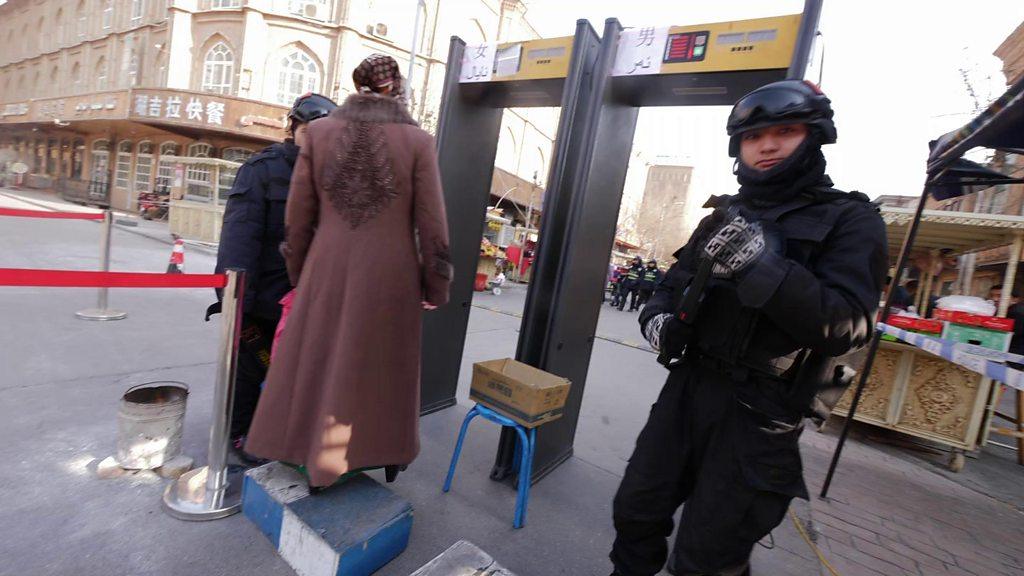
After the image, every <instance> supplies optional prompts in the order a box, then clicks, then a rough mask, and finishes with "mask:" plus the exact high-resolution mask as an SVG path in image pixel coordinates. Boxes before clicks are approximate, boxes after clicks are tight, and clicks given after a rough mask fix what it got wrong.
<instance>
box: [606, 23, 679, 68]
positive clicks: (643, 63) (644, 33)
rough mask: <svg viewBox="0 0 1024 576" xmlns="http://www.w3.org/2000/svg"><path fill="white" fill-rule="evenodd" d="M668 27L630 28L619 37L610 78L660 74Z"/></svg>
mask: <svg viewBox="0 0 1024 576" xmlns="http://www.w3.org/2000/svg"><path fill="white" fill-rule="evenodd" d="M667 41H668V27H667V26H665V27H659V28H655V27H653V26H650V27H646V28H630V29H629V30H624V31H623V32H622V36H620V37H619V50H618V52H616V54H615V65H614V66H612V76H640V75H644V74H657V73H659V72H661V61H662V58H663V56H664V52H665V43H666V42H667Z"/></svg>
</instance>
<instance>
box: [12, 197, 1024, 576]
mask: <svg viewBox="0 0 1024 576" xmlns="http://www.w3.org/2000/svg"><path fill="white" fill-rule="evenodd" d="M12 194H15V195H16V196H11V195H12ZM19 198H21V199H19ZM39 200H40V198H39V197H38V196H32V195H29V194H23V193H21V192H14V191H10V190H6V191H4V190H0V207H14V208H29V209H36V208H39V206H38V202H39ZM44 200H45V199H44ZM48 201H49V202H51V203H52V205H53V206H60V208H61V209H71V208H69V207H67V206H65V205H62V204H61V203H59V202H56V201H54V200H53V199H52V198H50V199H49V200H48ZM162 226H164V227H163V228H162ZM99 231H100V226H99V225H97V224H95V223H92V222H83V221H63V220H36V219H24V218H4V217H0V247H2V249H0V267H16V268H54V269H58V268H59V269H74V270H89V269H95V268H96V266H97V262H98V244H99V242H98V240H99ZM170 249H171V246H170V237H169V235H168V234H167V233H166V228H165V225H161V224H154V223H148V222H143V223H140V225H139V226H137V227H133V228H125V227H121V226H117V227H115V231H114V235H113V251H112V266H111V268H112V270H115V271H147V272H162V271H163V270H165V269H166V266H167V260H168V257H169V255H170ZM213 266H214V255H213V253H212V251H210V250H209V249H207V248H203V247H197V246H193V245H188V246H187V247H186V263H185V268H186V271H187V272H190V273H193V272H194V273H204V272H210V271H212V270H213ZM0 293H2V295H0V315H2V317H3V318H4V322H3V326H4V328H5V330H4V333H3V336H2V337H0V366H3V371H2V372H0V435H2V437H3V438H4V439H5V442H3V443H2V444H0V461H2V462H3V463H4V466H2V467H0V494H2V500H0V510H2V512H0V558H2V559H3V562H2V563H0V574H4V575H6V574H11V575H32V576H36V575H50V574H53V575H58V574H59V575H63V574H77V575H89V576H91V575H97V576H98V575H110V574H124V575H133V576H138V575H158V574H159V575H169V574H174V575H184V576H193V575H194V576H210V575H221V574H223V575H228V574H232V575H234V574H245V575H252V576H263V575H290V574H293V572H292V571H291V569H290V568H289V567H288V566H287V565H286V564H285V563H284V562H283V561H282V560H281V559H280V558H279V557H278V555H277V553H276V552H275V550H274V549H273V547H272V546H271V545H270V544H269V542H268V541H267V540H266V539H265V538H264V537H263V536H262V535H261V534H260V533H259V532H258V531H257V529H256V528H255V527H254V526H253V525H251V524H250V523H249V522H248V520H246V518H245V517H244V516H242V515H236V516H233V517H230V518H227V519H223V520H217V521H212V522H202V523H188V522H182V521H179V520H175V519H173V518H171V517H169V516H167V515H166V514H165V513H163V512H162V511H161V509H160V496H161V494H162V491H163V486H164V483H165V481H164V480H162V479H160V478H158V477H157V476H155V475H153V474H151V473H139V474H135V475H131V476H127V477H121V478H114V479H100V478H97V477H96V475H95V468H96V465H97V463H98V462H99V461H101V460H103V459H104V458H106V457H108V456H110V455H112V454H113V453H114V450H115V439H116V422H117V419H116V415H117V407H118V400H119V399H120V397H121V395H122V394H123V393H124V392H125V390H127V389H128V388H129V387H130V386H132V385H133V384H137V383H142V382H148V381H154V380H177V381H182V382H185V383H187V384H188V385H189V386H190V389H191V392H190V397H189V403H188V413H187V418H186V422H185V437H184V452H185V453H186V454H188V455H190V456H193V457H195V458H196V461H197V464H200V465H201V464H202V463H203V462H204V461H205V452H206V442H207V438H208V431H209V425H210V415H211V402H212V385H213V379H214V366H215V360H216V351H217V338H218V333H219V324H218V323H217V322H210V323H204V322H203V311H204V310H205V308H206V306H207V305H208V304H209V303H210V302H212V301H213V293H212V291H211V290H162V289H150V290H112V291H111V294H110V305H111V306H112V307H114V308H118V309H121V310H125V311H127V312H128V318H127V319H126V320H123V321H119V322H113V323H93V322H86V321H81V320H77V319H75V317H74V312H75V311H76V310H80V309H84V308H89V307H92V306H94V305H95V297H96V293H95V290H92V289H36V288H10V287H0ZM524 301H525V287H522V286H510V287H508V289H507V290H506V291H505V292H504V293H503V294H502V295H501V296H494V295H492V294H489V293H482V294H478V295H477V297H476V298H475V300H474V309H473V312H472V315H471V320H470V329H469V336H468V338H467V342H466V346H465V355H464V358H463V369H462V373H461V376H460V386H459V395H458V397H459V405H458V406H457V407H455V408H452V409H449V410H444V411H442V412H439V413H436V414H433V415H430V416H427V417H425V418H424V419H423V420H422V426H421V428H422V453H421V456H420V458H419V459H418V460H417V461H416V462H415V463H414V465H413V466H411V467H410V469H409V471H408V472H406V473H403V474H402V475H401V476H400V477H399V479H398V481H397V482H396V483H395V484H392V485H390V486H389V487H391V488H392V489H393V490H394V491H395V492H396V493H398V494H399V495H401V496H402V497H404V498H406V499H408V500H409V501H410V502H412V504H413V506H414V508H415V509H416V520H415V525H414V528H413V535H412V541H411V542H410V545H409V548H408V549H407V550H406V551H405V553H404V554H403V555H402V556H400V557H399V558H398V559H396V560H395V561H393V562H392V563H391V564H389V565H387V566H385V567H384V568H383V569H382V570H381V571H380V572H379V574H381V575H382V576H407V575H408V574H410V573H411V572H413V571H414V570H415V569H416V568H418V567H420V566H421V565H423V564H425V563H426V562H428V561H429V560H430V559H432V558H433V557H434V556H436V555H437V554H440V553H441V552H442V551H444V550H445V549H446V548H448V547H449V546H450V545H452V544H453V543H454V542H456V541H457V540H460V539H468V540H470V541H472V542H474V543H475V544H477V545H478V546H480V547H481V548H483V549H484V550H486V551H487V552H488V553H489V554H491V555H492V556H493V557H494V558H495V559H496V560H497V561H498V562H499V563H501V564H502V565H504V566H505V567H507V568H508V569H510V570H512V571H514V572H515V573H517V574H519V575H520V576H554V575H570V576H605V575H606V574H607V573H608V572H610V566H609V564H608V562H607V552H608V549H609V547H610V545H611V542H612V539H613V537H614V530H613V528H612V524H611V500H612V496H613V494H614V492H615V489H616V487H617V484H618V481H619V479H620V478H621V475H622V472H623V469H624V467H625V464H626V459H627V458H628V457H629V454H630V451H631V449H632V444H633V441H634V439H635V437H636V435H637V433H638V432H639V430H640V427H641V426H642V425H643V422H644V419H645V418H646V415H647V412H648V409H649V406H650V404H651V403H652V402H653V401H654V399H655V397H656V396H657V394H658V390H659V388H660V385H661V383H662V382H663V381H664V378H665V371H664V369H662V368H661V367H660V366H659V365H658V364H657V363H656V362H655V358H654V355H653V354H652V353H651V352H650V351H649V350H648V349H647V348H646V345H645V344H642V343H641V339H640V335H639V330H638V328H637V325H636V314H635V313H628V312H619V311H617V310H613V309H611V308H610V307H609V306H607V305H605V306H604V307H603V310H602V314H601V318H600V323H599V327H598V339H597V341H596V343H595V347H594V354H593V360H592V363H591V368H590V377H589V379H588V382H587V388H586V394H585V397H584V403H583V410H582V413H581V415H580V422H579V429H578V434H577V439H576V445H575V457H574V458H572V459H570V460H569V461H568V462H566V463H565V464H564V465H562V466H561V467H560V468H558V469H557V470H556V471H555V472H554V473H552V474H551V475H550V476H548V477H547V478H545V479H544V480H543V481H541V482H540V483H538V484H537V485H536V486H534V488H533V490H532V492H531V499H530V509H529V516H528V520H527V525H526V527H524V528H523V529H522V530H513V529H512V527H511V522H512V509H513V503H514V499H515V494H514V492H513V491H512V490H511V489H509V488H508V487H507V486H505V485H502V484H497V483H494V482H491V481H490V480H488V478H487V474H488V472H489V470H490V466H491V464H492V463H493V459H494V450H495V447H496V444H497V436H498V429H497V428H496V427H494V426H493V425H490V424H488V423H480V422H477V423H474V425H473V427H472V429H471V433H470V435H469V437H468V439H467V442H466V446H465V449H464V452H463V457H462V459H461V461H460V465H459V469H458V473H457V475H456V478H455V483H454V486H453V488H452V492H451V493H449V494H447V495H443V494H442V493H441V483H442V481H443V479H444V474H445V472H446V470H447V467H448V459H449V457H450V455H451V449H452V447H453V445H454V440H455V435H456V433H457V428H458V425H459V424H460V423H461V420H462V417H463V416H464V415H465V413H466V411H467V410H468V409H469V408H470V407H471V406H472V404H471V403H470V402H469V400H468V387H469V380H470V376H471V366H472V363H473V362H477V361H480V360H486V359H492V358H502V357H506V356H513V355H514V353H515V346H516V340H517V337H518V333H517V331H518V327H519V317H518V315H520V314H521V312H522V307H523V302H524ZM862 437H863V435H855V438H854V440H853V441H851V442H850V443H849V444H848V445H847V448H846V452H845V453H844V460H843V461H842V463H841V464H840V468H839V472H838V475H837V478H836V482H835V484H834V486H833V489H832V494H831V496H832V498H831V500H829V501H823V500H821V499H818V498H817V497H816V493H817V492H818V490H819V489H820V484H821V481H822V479H823V477H824V472H825V469H826V467H827V465H828V458H829V456H830V455H831V451H832V449H833V447H834V445H835V436H834V435H832V434H824V433H819V432H817V431H814V430H807V431H806V432H805V433H804V435H803V440H802V444H803V453H804V458H805V468H806V476H807V479H808V484H809V488H810V490H811V493H812V501H811V502H810V503H809V504H808V503H807V502H803V501H798V502H796V503H795V504H794V506H793V507H792V511H793V513H794V517H795V518H787V519H786V520H785V521H784V522H783V524H782V525H781V526H780V527H779V528H778V529H777V530H776V531H775V532H774V535H773V536H774V538H773V540H774V542H764V543H763V544H764V546H763V547H758V548H757V549H756V551H755V555H754V574H757V575H771V576H789V575H792V576H797V575H808V574H829V573H830V572H829V571H828V569H827V568H825V565H824V564H823V561H824V562H827V563H828V565H830V566H831V567H832V568H833V569H834V573H836V574H842V575H844V576H860V575H866V576H878V575H885V576H892V575H904V574H910V575H918V576H932V575H950V576H969V575H973V576H989V575H997V576H998V575H1005V576H1014V575H1022V574H1024V537H1022V536H1021V534H1024V513H1022V510H1024V505H1022V504H1021V502H1024V498H1022V495H1024V488H1022V487H1021V485H1024V482H1020V481H1019V479H1020V478H1021V477H1022V476H1021V475H1022V474H1024V471H1022V470H1016V471H1012V468H1011V474H1016V476H1015V478H1016V479H1017V481H1016V482H1013V481H1005V482H1002V483H1001V484H999V485H998V486H996V485H994V484H992V483H990V482H988V481H986V480H983V479H982V480H979V479H978V478H977V477H976V476H975V477H971V476H969V474H970V473H971V472H972V470H973V469H974V468H975V467H976V465H978V466H977V468H978V469H979V470H986V471H990V470H994V471H991V474H1001V473H1002V472H1000V470H1002V469H1000V468H999V466H1001V463H1002V460H1001V459H1000V458H998V457H995V456H992V455H990V454H988V453H985V454H982V455H981V457H980V458H979V460H968V464H967V470H965V475H964V476H961V477H958V478H953V477H952V476H953V475H950V474H947V473H945V472H943V471H941V470H939V469H938V468H937V467H936V466H934V465H933V464H931V463H930V462H928V461H926V460H922V458H921V457H919V456H918V455H914V454H908V453H907V451H906V450H896V449H893V448H892V447H891V446H885V445H877V444H875V443H871V442H865V441H861V440H860V438H862ZM1002 458H1005V455H1003V456H1002ZM982 463H984V464H985V466H981V464H982ZM997 469H998V470H997ZM374 476H375V477H377V478H378V479H380V480H383V479H382V478H381V477H380V476H382V475H378V474H374ZM1012 477H1014V476H1011V478H1012ZM963 478H966V480H964V479H963ZM972 478H973V479H972ZM1014 491H1016V492H1014ZM997 492H998V493H997ZM798 523H799V526H801V527H802V528H803V529H804V530H805V531H806V532H807V533H808V536H807V539H808V540H812V541H814V545H815V546H816V547H817V549H818V550H819V552H820V555H821V557H820V558H821V559H820V558H819V556H818V554H817V553H816V552H815V550H814V549H813V548H812V546H811V545H810V543H809V542H808V541H807V540H805V539H804V537H802V536H801V535H800V533H799V532H798V530H797V528H796V526H797V525H798ZM822 559H823V560H822Z"/></svg>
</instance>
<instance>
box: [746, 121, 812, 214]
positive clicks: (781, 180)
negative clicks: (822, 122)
mask: <svg viewBox="0 0 1024 576" xmlns="http://www.w3.org/2000/svg"><path fill="white" fill-rule="evenodd" d="M735 174H736V180H737V181H739V183H740V191H739V197H740V198H741V199H743V200H745V201H748V202H750V203H751V204H754V205H762V206H764V205H776V204H782V203H783V202H788V201H790V200H792V199H793V198H796V197H797V196H798V195H800V193H801V192H803V191H804V190H806V189H808V188H815V187H825V188H830V187H831V186H832V179H830V178H829V177H828V176H826V175H825V155H824V154H822V153H821V144H820V143H819V141H818V138H817V136H816V135H815V134H814V133H813V132H811V133H809V134H808V135H807V138H805V139H804V141H803V142H801V143H800V146H798V147H797V148H796V150H794V151H793V153H792V154H791V155H790V156H789V157H788V158H786V159H785V160H783V161H782V162H779V163H778V164H776V165H775V166H772V167H771V168H769V169H768V170H755V169H754V168H751V167H750V166H747V165H746V164H744V163H743V161H742V160H737V161H736V169H735Z"/></svg>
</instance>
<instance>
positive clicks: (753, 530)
mask: <svg viewBox="0 0 1024 576" xmlns="http://www.w3.org/2000/svg"><path fill="white" fill-rule="evenodd" d="M727 131H728V134H729V135H730V137H731V139H730V143H729V155H730V156H732V157H737V156H738V157H739V158H738V161H737V164H736V169H735V172H736V175H737V179H738V180H739V183H740V189H739V193H738V194H736V195H734V196H724V197H718V198H713V199H712V201H711V202H710V207H713V208H714V212H713V214H712V215H710V216H708V217H706V218H705V219H704V220H703V221H702V222H701V223H700V225H699V226H698V228H697V230H696V231H695V233H694V235H693V237H692V238H691V239H690V241H689V243H687V245H686V246H684V247H683V248H681V249H680V250H679V251H678V252H676V254H675V256H676V258H677V262H676V263H675V264H674V265H673V266H672V268H671V269H670V270H669V271H668V273H667V274H666V277H665V278H664V279H663V280H662V282H661V283H660V284H659V285H658V287H657V289H656V290H655V294H654V296H652V298H651V300H650V301H649V302H648V304H647V307H646V308H645V309H644V311H643V313H642V314H641V316H640V325H641V326H642V330H643V333H644V335H645V337H646V338H647V339H648V340H649V341H650V342H651V345H652V346H653V347H654V348H655V349H657V350H659V351H660V356H659V361H661V362H662V363H663V364H665V365H666V366H668V367H669V370H670V373H669V376H668V380H667V382H666V383H665V386H664V388H663V389H662V391H661V395H660V396H659V398H658V400H657V402H656V403H655V404H654V406H653V408H652V410H651V414H650V417H649V419H648V421H647V424H646V426H645V427H644V429H643V431H642V432H641V433H640V436H639V438H638V439H637V443H636V448H635V450H634V452H633V456H632V458H631V459H630V461H629V465H628V466H627V468H626V473H625V476H624V478H623V479H622V484H621V485H620V486H619V490H618V493H617V494H616V496H615V502H614V520H615V529H616V539H615V544H614V546H613V550H612V553H611V559H612V562H613V564H614V565H615V570H616V571H615V572H614V574H616V575H620V576H652V575H654V574H657V573H658V572H659V571H660V570H661V569H662V567H663V566H665V564H666V559H667V562H668V569H669V571H670V572H671V573H672V574H676V575H721V576H726V575H728V576H734V575H742V574H750V566H749V561H750V554H751V551H752V549H753V546H754V545H755V544H756V543H757V542H758V541H759V540H761V539H762V538H763V537H764V536H766V535H767V534H768V533H770V532H771V531H772V530H773V529H774V528H775V527H776V526H777V525H778V524H779V523H780V522H781V521H782V519H783V517H784V515H785V513H786V510H787V508H788V507H789V503H790V500H791V499H792V498H793V497H800V498H804V499H806V498H807V497H808V494H807V488H806V486H805V485H804V481H803V473H802V467H801V460H800V452H799V448H798V440H799V436H800V432H801V430H802V422H803V419H804V417H805V416H809V415H811V414H810V413H811V412H812V410H814V409H821V408H822V406H823V403H822V401H821V400H820V398H821V397H822V396H823V394H822V393H823V392H831V393H832V398H833V399H834V398H835V397H836V396H837V395H836V394H835V392H836V391H837V390H838V391H840V392H841V390H842V388H843V387H844V386H845V385H846V384H848V383H849V376H850V375H849V371H848V370H846V369H844V368H843V367H841V366H839V365H838V364H839V363H838V361H837V359H836V357H838V356H841V355H843V354H846V353H848V352H849V351H851V350H853V349H855V348H858V347H860V346H862V345H864V344H865V343H866V342H868V341H869V338H870V337H871V335H872V329H873V328H872V327H873V325H874V319H875V314H876V309H877V306H878V300H879V296H880V294H881V292H882V282H883V280H884V279H885V273H886V240H885V227H884V225H883V222H882V219H881V218H880V216H879V214H878V211H877V210H876V208H875V207H874V205H872V204H871V203H869V202H868V199H867V197H866V196H864V195H863V194H860V193H856V192H851V193H845V192H840V191H838V190H835V189H833V188H832V181H831V180H830V179H829V177H828V176H826V175H825V158H824V156H823V155H822V153H821V146H822V145H823V144H831V143H833V142H835V141H836V129H835V126H834V124H833V122H832V109H831V105H830V101H829V99H828V98H826V97H825V95H824V94H822V93H821V92H820V91H819V90H818V88H817V87H816V86H814V85H813V84H810V83H805V82H803V81H798V80H786V81H781V82H775V83H772V84H769V85H767V86H764V87H762V88H759V89H757V90H755V91H753V92H751V93H749V94H747V95H746V96H744V97H743V98H741V99H740V100H739V102H737V103H736V105H735V107H734V108H733V110H732V113H731V115H730V117H729V121H728V126H727ZM826 409H827V406H826ZM683 503H685V506H684V507H683V512H682V517H681V519H680V525H679V531H678V534H677V537H676V543H675V547H674V550H673V552H672V555H671V557H670V558H667V557H668V546H667V542H666V539H667V538H668V536H669V535H670V534H671V533H672V526H673V522H672V518H673V514H674V513H675V511H676V509H677V508H678V507H679V506H680V505H681V504H683Z"/></svg>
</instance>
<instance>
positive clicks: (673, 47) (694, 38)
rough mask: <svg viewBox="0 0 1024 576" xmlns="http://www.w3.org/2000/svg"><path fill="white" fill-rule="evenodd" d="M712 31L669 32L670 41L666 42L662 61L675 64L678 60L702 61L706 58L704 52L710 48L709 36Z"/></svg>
mask: <svg viewBox="0 0 1024 576" xmlns="http://www.w3.org/2000/svg"><path fill="white" fill-rule="evenodd" d="M710 35H711V34H710V32H708V31H707V30H702V31H700V32H683V33H680V34H669V36H668V42H666V43H665V57H664V58H663V59H662V62H664V63H665V64H674V63H677V62H700V61H701V60H704V53H705V52H707V49H708V37H709V36H710Z"/></svg>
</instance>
